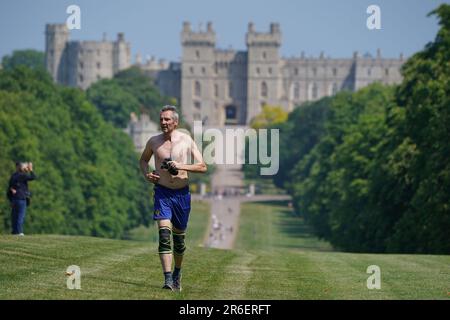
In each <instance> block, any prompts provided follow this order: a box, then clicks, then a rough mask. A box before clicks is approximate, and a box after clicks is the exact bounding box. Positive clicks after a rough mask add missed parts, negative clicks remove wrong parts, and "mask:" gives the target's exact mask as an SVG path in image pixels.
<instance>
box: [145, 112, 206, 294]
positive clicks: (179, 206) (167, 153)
mask: <svg viewBox="0 0 450 320" xmlns="http://www.w3.org/2000/svg"><path fill="white" fill-rule="evenodd" d="M159 122H160V127H161V130H162V133H161V134H159V135H157V136H154V137H152V138H150V140H149V141H148V142H147V145H146V146H145V149H144V152H143V153H142V156H141V159H140V163H139V164H140V168H141V171H142V174H143V175H144V176H145V178H146V179H147V180H148V181H150V182H152V183H154V184H155V188H154V214H153V219H154V220H156V221H157V223H158V229H159V247H158V253H159V257H160V260H161V265H162V269H163V273H164V286H163V289H169V290H174V289H175V290H179V291H181V264H182V262H183V254H184V251H185V249H186V246H185V242H184V238H185V231H186V228H187V223H188V219H189V212H190V210H191V194H190V193H189V185H188V183H189V180H188V172H206V170H207V167H206V164H205V162H204V161H203V157H202V154H201V153H200V151H199V150H198V148H197V146H196V144H195V142H194V141H193V140H192V138H191V137H190V136H189V135H187V134H184V133H182V132H180V131H178V130H175V129H176V128H177V126H178V113H177V109H176V108H175V107H173V106H165V107H163V108H162V109H161V111H160V118H159ZM152 155H154V156H155V168H156V169H155V171H153V172H149V170H148V163H149V161H150V158H151V157H152ZM191 156H192V159H193V161H192V162H193V164H189V160H190V159H191ZM172 234H173V251H172V242H171V238H172ZM172 252H173V257H174V260H175V268H174V271H173V273H172Z"/></svg>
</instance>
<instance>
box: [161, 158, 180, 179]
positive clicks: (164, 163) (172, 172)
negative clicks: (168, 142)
mask: <svg viewBox="0 0 450 320" xmlns="http://www.w3.org/2000/svg"><path fill="white" fill-rule="evenodd" d="M169 161H172V159H171V158H165V159H164V161H163V162H162V163H161V169H166V170H168V171H169V173H170V174H171V175H173V176H176V175H177V174H178V170H177V169H175V168H173V167H171V166H169V164H168V163H167V162H169Z"/></svg>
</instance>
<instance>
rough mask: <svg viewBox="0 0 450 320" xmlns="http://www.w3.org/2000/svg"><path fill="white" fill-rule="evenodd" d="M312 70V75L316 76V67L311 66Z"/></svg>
mask: <svg viewBox="0 0 450 320" xmlns="http://www.w3.org/2000/svg"><path fill="white" fill-rule="evenodd" d="M312 72H313V76H316V75H317V68H313V69H312Z"/></svg>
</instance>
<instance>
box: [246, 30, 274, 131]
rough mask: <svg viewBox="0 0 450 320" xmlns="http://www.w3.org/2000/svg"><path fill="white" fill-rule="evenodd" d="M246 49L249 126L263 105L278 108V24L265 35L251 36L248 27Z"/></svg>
mask: <svg viewBox="0 0 450 320" xmlns="http://www.w3.org/2000/svg"><path fill="white" fill-rule="evenodd" d="M246 43H247V49H248V57H247V61H248V69H247V77H248V80H247V81H248V82H247V90H248V91H247V117H246V123H249V122H250V121H251V119H252V118H253V117H255V116H256V115H257V114H259V113H260V112H261V107H262V106H263V105H264V104H272V105H276V104H279V96H280V91H281V88H280V74H281V73H280V56H279V48H280V46H281V31H280V26H279V24H278V23H271V24H270V31H269V32H268V33H259V32H255V30H254V27H253V23H249V25H248V31H247V35H246Z"/></svg>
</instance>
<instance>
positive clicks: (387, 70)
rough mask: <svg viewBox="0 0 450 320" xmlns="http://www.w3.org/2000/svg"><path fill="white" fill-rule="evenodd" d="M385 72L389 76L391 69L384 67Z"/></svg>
mask: <svg viewBox="0 0 450 320" xmlns="http://www.w3.org/2000/svg"><path fill="white" fill-rule="evenodd" d="M384 74H385V75H387V76H388V75H389V69H388V68H386V69H384Z"/></svg>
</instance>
